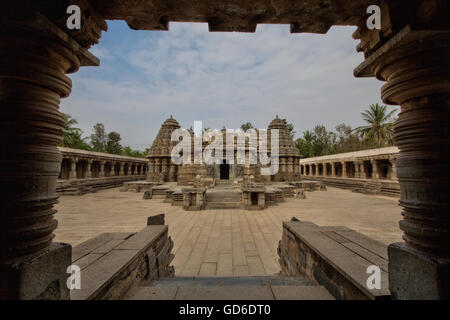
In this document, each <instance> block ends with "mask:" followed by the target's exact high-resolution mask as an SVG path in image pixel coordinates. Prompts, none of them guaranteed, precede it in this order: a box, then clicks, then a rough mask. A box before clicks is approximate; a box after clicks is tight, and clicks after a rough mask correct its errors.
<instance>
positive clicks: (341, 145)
mask: <svg viewBox="0 0 450 320" xmlns="http://www.w3.org/2000/svg"><path fill="white" fill-rule="evenodd" d="M335 129H336V133H337V134H336V137H337V141H336V147H335V148H334V149H335V152H336V153H344V152H352V151H358V150H361V148H362V141H361V139H360V138H359V136H358V135H357V134H356V133H354V130H353V129H352V127H351V126H348V125H346V124H345V123H341V124H339V125H337V126H336V128H335Z"/></svg>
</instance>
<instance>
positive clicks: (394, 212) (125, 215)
mask: <svg viewBox="0 0 450 320" xmlns="http://www.w3.org/2000/svg"><path fill="white" fill-rule="evenodd" d="M306 197H307V198H306V199H295V198H288V199H286V201H285V202H282V203H280V204H278V205H277V206H273V207H270V208H267V209H265V210H263V211H248V210H203V211H184V210H183V208H182V207H177V206H171V204H169V203H164V202H163V199H158V198H154V199H152V200H144V199H142V193H136V192H119V188H114V189H108V190H102V191H98V192H96V193H90V194H85V195H82V196H75V197H74V196H61V197H60V199H59V200H60V203H59V204H58V205H57V206H56V209H57V210H58V213H57V214H56V218H57V220H58V222H59V226H58V228H57V229H56V232H55V234H56V241H58V242H65V243H70V244H72V246H75V245H78V244H80V243H82V242H84V241H86V240H88V239H90V238H93V237H95V236H97V235H99V234H101V233H106V232H137V231H139V230H141V229H142V228H144V227H145V226H146V222H147V217H149V216H152V215H156V214H159V213H164V214H165V219H166V221H165V222H166V224H167V225H168V226H169V235H170V236H171V237H172V239H173V241H174V248H173V250H172V252H173V253H174V254H175V259H174V261H173V265H174V267H175V274H176V275H177V276H199V277H203V276H204V277H209V276H253V275H273V274H276V273H278V272H279V271H280V265H279V263H278V255H277V247H278V242H279V241H280V240H281V236H282V222H283V221H289V220H290V219H291V218H292V217H295V218H297V219H298V220H301V221H311V222H314V223H316V224H318V225H321V226H346V227H348V228H351V229H354V230H356V231H358V232H361V233H363V234H365V235H367V236H369V237H371V238H373V239H375V240H378V241H380V242H382V243H384V244H386V245H388V244H390V243H393V242H398V241H401V235H402V232H401V230H400V229H399V228H398V221H399V220H400V219H401V208H400V207H399V206H398V200H397V199H396V198H392V197H385V196H378V195H365V194H359V193H354V192H351V191H348V190H343V189H337V188H332V187H328V191H316V192H307V193H306Z"/></svg>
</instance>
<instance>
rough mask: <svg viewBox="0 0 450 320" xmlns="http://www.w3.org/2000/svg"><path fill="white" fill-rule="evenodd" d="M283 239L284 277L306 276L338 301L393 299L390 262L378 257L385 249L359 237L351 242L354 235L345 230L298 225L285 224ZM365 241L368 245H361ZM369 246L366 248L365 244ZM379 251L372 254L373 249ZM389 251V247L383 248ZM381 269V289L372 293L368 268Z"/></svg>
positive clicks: (295, 223)
mask: <svg viewBox="0 0 450 320" xmlns="http://www.w3.org/2000/svg"><path fill="white" fill-rule="evenodd" d="M283 226H284V229H283V238H282V241H281V242H280V244H279V249H278V254H279V256H280V264H281V266H282V271H283V273H285V274H287V275H290V276H296V275H303V274H306V275H308V276H309V277H311V278H312V279H314V280H315V281H316V282H317V283H319V284H321V285H323V286H325V287H326V288H327V290H328V291H329V292H330V293H331V294H332V295H333V296H334V297H335V298H336V299H383V298H388V297H389V296H390V293H389V289H388V288H389V283H388V280H389V279H388V274H387V260H386V259H385V258H384V257H383V256H385V253H384V255H383V256H380V255H378V254H377V251H379V249H378V248H379V247H381V246H383V245H382V244H381V243H378V242H376V241H374V240H371V239H370V238H367V237H365V236H363V235H359V236H357V237H355V236H353V237H354V238H357V239H358V242H354V241H352V240H351V238H352V236H348V237H345V236H344V235H343V234H347V235H348V234H352V231H351V230H349V229H348V228H345V227H344V228H343V227H319V226H317V225H314V224H312V223H303V222H298V221H292V222H286V223H284V224H283ZM361 238H365V241H361ZM364 242H366V243H370V245H368V246H367V247H365V246H364V245H363V243H364ZM373 247H375V248H377V250H374V251H372V249H371V248H373ZM384 248H385V251H386V246H384ZM371 265H377V266H379V267H380V268H381V289H380V290H377V289H374V290H369V289H368V288H367V285H366V282H367V279H368V277H369V275H368V274H367V268H368V267H369V266H371Z"/></svg>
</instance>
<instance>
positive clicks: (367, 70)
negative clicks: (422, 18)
mask: <svg viewBox="0 0 450 320" xmlns="http://www.w3.org/2000/svg"><path fill="white" fill-rule="evenodd" d="M380 50H381V51H379V54H377V53H375V54H373V55H372V57H370V58H369V59H367V60H366V62H365V63H363V65H362V66H361V67H359V68H358V69H357V70H356V73H357V74H360V75H375V76H376V77H377V78H378V79H380V80H384V81H387V83H386V84H385V85H384V86H383V88H382V98H383V101H384V102H385V103H388V104H393V105H401V113H400V115H399V119H398V121H397V122H396V125H395V141H396V144H397V146H398V147H399V149H400V154H399V157H398V159H397V162H396V164H397V175H398V180H399V183H400V188H401V199H400V205H401V206H402V207H403V212H402V215H403V220H402V221H400V228H401V229H402V230H403V232H404V236H403V239H404V240H405V242H404V243H396V244H392V245H391V246H389V278H390V289H391V293H392V296H393V298H396V299H449V298H450V285H449V279H450V200H449V199H450V198H449V194H450V172H449V167H450V123H449V122H450V59H449V57H450V32H449V31H446V32H437V31H412V30H411V28H410V27H405V29H403V30H402V31H401V32H399V33H398V34H397V35H396V36H395V37H394V38H393V39H391V40H390V41H389V42H388V43H386V44H385V45H384V47H383V48H382V49H380Z"/></svg>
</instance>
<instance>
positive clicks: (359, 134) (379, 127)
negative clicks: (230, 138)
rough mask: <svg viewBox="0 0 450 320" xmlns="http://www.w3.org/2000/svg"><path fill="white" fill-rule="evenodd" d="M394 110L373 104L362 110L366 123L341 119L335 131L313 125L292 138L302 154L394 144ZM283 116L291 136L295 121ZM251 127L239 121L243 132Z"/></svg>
mask: <svg viewBox="0 0 450 320" xmlns="http://www.w3.org/2000/svg"><path fill="white" fill-rule="evenodd" d="M394 113H395V111H390V112H388V111H387V106H380V105H379V104H373V105H371V106H370V107H369V109H368V110H366V111H364V112H362V113H361V116H362V118H363V120H364V121H365V122H366V123H367V125H365V126H361V127H358V128H355V129H353V128H352V127H351V126H349V125H346V124H345V123H342V124H339V125H338V126H336V127H335V131H328V130H327V128H325V127H324V126H323V125H316V126H315V127H314V128H313V129H312V130H306V131H304V132H303V136H302V137H301V138H298V139H296V140H295V144H296V145H297V148H298V150H299V151H300V154H301V155H302V157H305V158H311V157H320V156H326V155H330V154H337V153H344V152H352V151H360V150H367V149H373V148H381V147H389V146H393V145H394V121H395V119H393V117H394ZM282 120H283V121H284V122H285V123H286V126H287V129H288V131H289V132H290V134H291V136H292V137H293V138H294V136H295V131H294V125H293V124H292V123H289V122H287V120H286V119H282ZM253 128H254V127H253V125H252V124H251V123H250V122H246V123H243V124H242V125H241V130H242V131H244V132H245V131H247V130H249V129H253Z"/></svg>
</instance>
